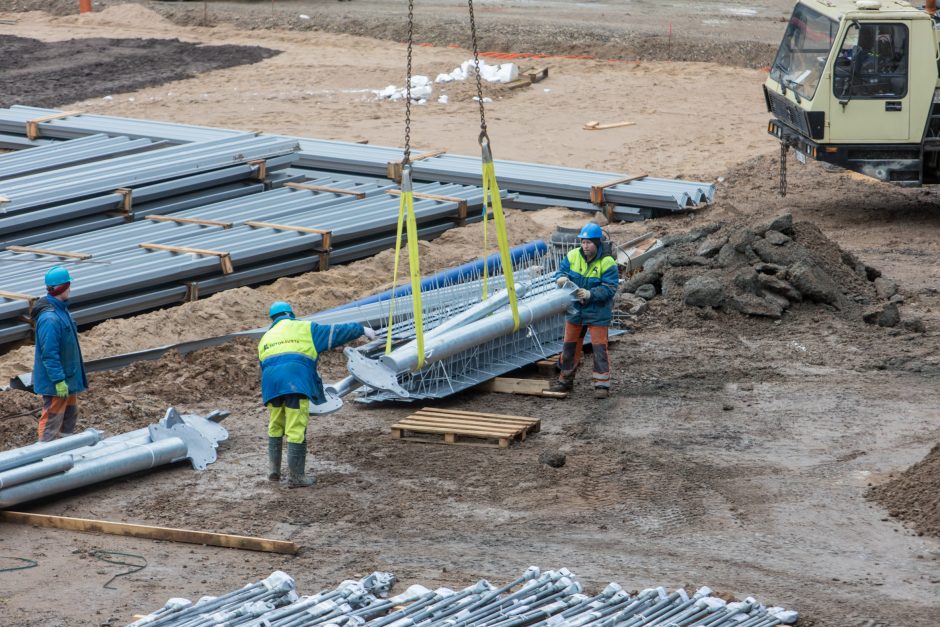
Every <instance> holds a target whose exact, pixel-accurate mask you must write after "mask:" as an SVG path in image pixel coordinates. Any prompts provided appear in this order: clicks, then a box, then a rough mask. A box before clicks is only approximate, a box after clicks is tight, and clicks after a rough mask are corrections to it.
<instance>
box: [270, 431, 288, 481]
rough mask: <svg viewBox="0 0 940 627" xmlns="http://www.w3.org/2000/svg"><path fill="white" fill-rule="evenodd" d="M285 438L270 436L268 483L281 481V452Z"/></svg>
mask: <svg viewBox="0 0 940 627" xmlns="http://www.w3.org/2000/svg"><path fill="white" fill-rule="evenodd" d="M283 442H284V439H283V438H272V437H271V436H268V481H280V480H281V451H282V450H283Z"/></svg>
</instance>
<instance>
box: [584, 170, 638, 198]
mask: <svg viewBox="0 0 940 627" xmlns="http://www.w3.org/2000/svg"><path fill="white" fill-rule="evenodd" d="M647 176H648V175H647V174H637V175H635V176H625V177H623V178H619V179H614V180H612V181H607V182H606V183H601V184H600V185H592V186H591V202H592V203H594V204H595V205H600V204H603V203H604V190H605V189H607V188H608V187H613V186H614V185H622V184H624V183H632V182H633V181H639V180H642V179H645V178H646V177H647Z"/></svg>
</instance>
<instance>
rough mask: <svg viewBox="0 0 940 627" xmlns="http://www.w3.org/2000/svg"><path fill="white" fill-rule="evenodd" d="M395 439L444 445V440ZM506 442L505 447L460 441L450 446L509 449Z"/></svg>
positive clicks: (402, 437) (408, 436) (414, 437)
mask: <svg viewBox="0 0 940 627" xmlns="http://www.w3.org/2000/svg"><path fill="white" fill-rule="evenodd" d="M392 437H395V436H394V435H393V436H392ZM395 439H397V440H401V441H403V442H419V443H421V444H444V441H443V440H433V439H431V438H419V437H416V436H412V435H405V436H398V437H396V438H395ZM503 441H504V440H499V442H503ZM505 442H506V445H505V446H501V445H500V444H499V443H488V442H461V441H460V440H457V441H455V442H451V443H450V444H452V445H453V446H475V447H478V448H508V447H509V441H508V440H505Z"/></svg>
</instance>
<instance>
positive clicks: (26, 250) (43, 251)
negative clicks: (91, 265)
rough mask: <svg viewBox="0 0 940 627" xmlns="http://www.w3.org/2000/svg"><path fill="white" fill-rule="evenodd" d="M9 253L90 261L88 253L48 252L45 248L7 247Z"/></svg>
mask: <svg viewBox="0 0 940 627" xmlns="http://www.w3.org/2000/svg"><path fill="white" fill-rule="evenodd" d="M7 250H9V251H10V252H11V253H24V254H33V255H48V256H50V257H69V258H71V259H79V260H85V259H91V257H92V255H90V254H89V253H70V252H67V251H64V250H48V249H46V248H32V247H31V246H7Z"/></svg>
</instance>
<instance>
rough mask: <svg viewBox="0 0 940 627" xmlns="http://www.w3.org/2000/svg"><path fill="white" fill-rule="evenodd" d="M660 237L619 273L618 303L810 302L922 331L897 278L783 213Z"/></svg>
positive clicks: (754, 307)
mask: <svg viewBox="0 0 940 627" xmlns="http://www.w3.org/2000/svg"><path fill="white" fill-rule="evenodd" d="M662 241H663V244H664V248H663V252H662V253H661V254H659V255H657V256H656V257H654V258H652V259H650V260H649V261H647V262H646V263H645V264H644V266H643V269H642V270H641V271H640V272H638V273H636V274H634V275H633V276H631V277H630V278H629V279H628V280H626V281H624V284H623V288H622V290H621V294H620V295H619V296H618V308H619V309H620V310H621V311H623V312H625V313H628V314H633V315H638V314H640V313H642V312H643V311H644V310H645V308H646V301H648V300H650V299H652V298H654V297H656V296H657V295H658V294H661V295H662V296H663V297H665V298H666V299H667V300H670V301H678V302H681V303H682V304H683V305H685V306H688V307H695V308H698V310H699V313H700V315H702V316H704V317H711V316H712V315H714V313H715V310H730V311H737V312H740V313H742V314H745V315H748V316H761V317H767V318H772V319H779V318H781V317H782V316H783V314H784V312H785V311H787V310H788V309H790V308H791V307H793V306H794V305H796V304H798V303H810V304H815V305H818V306H823V307H826V308H828V309H830V310H832V311H835V312H840V313H842V314H843V315H845V316H846V317H849V318H861V319H863V320H864V321H865V322H868V323H870V324H875V325H878V326H882V327H894V326H898V325H899V324H901V325H903V326H904V327H905V328H906V329H908V330H909V331H915V332H923V331H924V325H923V322H922V321H921V320H919V319H917V318H910V319H905V320H903V321H902V319H901V311H900V309H899V305H901V304H902V303H903V302H904V297H903V296H902V295H901V294H899V293H898V285H897V283H895V282H894V281H892V280H891V279H888V278H886V277H883V276H881V272H880V271H878V270H877V269H875V268H873V267H871V266H868V265H866V264H864V263H862V262H861V261H859V260H858V259H857V258H856V257H855V256H854V255H853V254H852V253H850V252H848V251H844V250H842V249H841V248H840V247H839V246H838V244H836V243H835V242H833V241H832V240H830V239H829V238H827V237H826V236H825V235H823V233H822V232H821V231H820V230H819V229H818V228H817V227H816V226H815V225H814V224H812V223H810V222H797V223H794V222H793V216H792V215H790V214H788V213H787V214H783V215H780V216H778V217H776V218H774V219H773V220H770V221H768V222H764V223H761V224H753V225H742V224H725V223H715V224H709V225H706V226H704V227H702V228H698V229H695V230H693V231H690V232H689V233H687V234H683V235H673V236H667V237H665V238H663V240H662Z"/></svg>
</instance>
